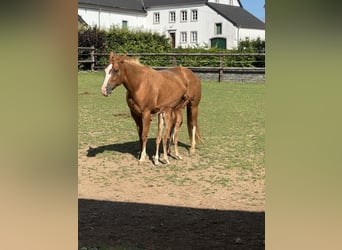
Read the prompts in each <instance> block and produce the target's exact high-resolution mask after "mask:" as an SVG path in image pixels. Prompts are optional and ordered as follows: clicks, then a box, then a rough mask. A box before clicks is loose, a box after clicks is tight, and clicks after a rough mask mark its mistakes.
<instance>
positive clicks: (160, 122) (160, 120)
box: [154, 113, 164, 165]
mask: <svg viewBox="0 0 342 250" xmlns="http://www.w3.org/2000/svg"><path fill="white" fill-rule="evenodd" d="M163 126H164V119H163V114H162V113H160V114H158V135H157V138H156V154H155V155H154V164H155V165H158V164H159V161H158V160H159V145H160V141H161V139H162V131H163Z"/></svg>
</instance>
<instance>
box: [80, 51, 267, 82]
mask: <svg viewBox="0 0 342 250" xmlns="http://www.w3.org/2000/svg"><path fill="white" fill-rule="evenodd" d="M108 55H109V53H108V52H96V49H95V47H94V46H91V47H78V68H79V69H80V68H82V67H84V66H87V68H88V69H90V70H91V71H95V70H97V69H103V68H104V65H103V63H102V64H101V59H102V62H103V59H104V58H105V59H106V60H107V57H108ZM118 55H128V56H132V57H140V58H151V57H157V58H158V57H159V58H165V57H166V58H168V59H167V63H166V64H168V66H152V68H154V69H166V68H170V67H175V66H177V65H178V64H179V62H180V60H181V57H194V58H196V57H201V58H203V57H204V58H207V59H205V60H204V61H203V62H204V63H206V64H208V61H209V60H210V63H214V64H216V65H217V66H200V67H199V66H192V65H189V66H186V67H188V68H190V69H191V70H193V71H194V72H200V73H205V72H208V73H216V74H218V81H221V80H222V79H223V75H224V73H240V74H243V73H247V74H256V73H257V74H264V73H265V67H236V66H234V67H227V66H225V59H226V58H231V59H232V60H233V59H234V58H238V57H239V58H238V59H236V61H232V62H235V63H236V64H238V63H239V62H240V61H241V62H246V61H247V59H248V58H251V57H254V58H255V57H258V58H262V61H261V62H263V63H264V61H265V53H125V54H121V53H118ZM213 58H215V59H213ZM163 62H164V63H165V61H163ZM253 62H255V61H253ZM198 63H201V61H197V64H198Z"/></svg>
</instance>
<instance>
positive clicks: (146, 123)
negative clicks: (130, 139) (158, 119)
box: [139, 111, 151, 162]
mask: <svg viewBox="0 0 342 250" xmlns="http://www.w3.org/2000/svg"><path fill="white" fill-rule="evenodd" d="M150 124H151V112H150V111H145V112H143V113H142V134H141V141H142V148H141V155H140V159H139V162H143V161H145V159H146V144H147V137H148V130H149V129H150Z"/></svg>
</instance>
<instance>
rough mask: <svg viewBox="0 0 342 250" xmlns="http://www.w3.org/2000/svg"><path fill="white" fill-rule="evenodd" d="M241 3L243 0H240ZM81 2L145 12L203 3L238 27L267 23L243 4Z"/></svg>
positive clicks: (260, 26)
mask: <svg viewBox="0 0 342 250" xmlns="http://www.w3.org/2000/svg"><path fill="white" fill-rule="evenodd" d="M238 2H239V4H240V5H241V2H240V1H239V0H238ZM78 3H79V4H82V5H86V6H89V7H92V6H93V7H94V8H101V7H103V8H115V9H121V10H123V11H136V12H141V13H145V12H146V11H145V9H144V8H151V7H159V6H175V5H189V4H203V5H205V4H206V5H207V6H209V7H210V8H212V9H213V10H214V11H216V12H217V13H219V14H220V15H222V16H223V17H224V18H226V19H227V20H228V21H230V22H231V23H233V24H234V25H235V26H236V27H241V28H251V29H265V23H264V22H262V21H261V20H259V19H258V18H256V17H255V16H253V15H252V14H251V13H249V12H248V11H246V10H245V9H244V8H243V7H242V5H241V7H239V6H231V5H226V4H218V3H211V2H208V1H207V0H186V1H185V0H78Z"/></svg>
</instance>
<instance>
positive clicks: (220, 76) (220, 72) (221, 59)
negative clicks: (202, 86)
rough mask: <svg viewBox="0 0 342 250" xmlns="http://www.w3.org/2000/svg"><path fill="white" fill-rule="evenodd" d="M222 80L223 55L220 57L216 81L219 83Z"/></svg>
mask: <svg viewBox="0 0 342 250" xmlns="http://www.w3.org/2000/svg"><path fill="white" fill-rule="evenodd" d="M222 80H223V55H220V69H219V79H218V81H219V82H221V81H222Z"/></svg>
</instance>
